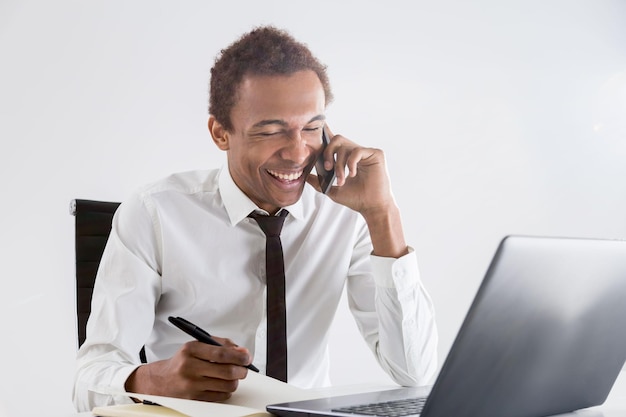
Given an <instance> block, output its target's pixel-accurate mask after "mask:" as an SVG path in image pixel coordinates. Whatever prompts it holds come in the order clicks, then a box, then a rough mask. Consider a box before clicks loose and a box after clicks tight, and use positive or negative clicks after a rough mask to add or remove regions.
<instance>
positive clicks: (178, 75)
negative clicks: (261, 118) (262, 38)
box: [0, 0, 626, 416]
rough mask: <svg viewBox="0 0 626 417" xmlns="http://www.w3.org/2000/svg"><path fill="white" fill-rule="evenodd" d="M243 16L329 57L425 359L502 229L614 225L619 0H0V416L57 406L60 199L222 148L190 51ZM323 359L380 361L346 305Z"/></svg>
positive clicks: (624, 214) (608, 233)
mask: <svg viewBox="0 0 626 417" xmlns="http://www.w3.org/2000/svg"><path fill="white" fill-rule="evenodd" d="M261 23H274V24H276V25H278V26H280V27H284V28H286V29H288V30H290V31H291V32H292V33H293V34H294V35H295V36H296V37H297V38H299V39H301V40H302V41H304V42H306V43H308V44H309V46H310V47H311V48H312V49H313V51H314V52H315V53H316V54H317V55H318V56H319V57H320V58H321V59H322V60H323V61H324V62H326V63H327V64H328V65H329V68H330V76H331V81H332V83H333V86H334V91H335V96H336V101H335V103H334V104H332V105H331V107H330V108H329V110H328V115H329V121H330V123H331V126H332V128H333V129H334V130H335V131H336V132H341V133H342V134H344V135H346V136H348V137H349V138H351V139H353V140H355V141H358V142H361V143H363V144H366V145H372V146H377V147H382V148H384V149H385V150H386V153H387V157H388V162H389V169H390V173H391V176H392V181H393V183H394V190H395V194H396V198H397V200H398V202H399V204H400V205H401V208H402V210H403V215H404V220H405V228H406V233H407V235H408V239H409V241H410V243H411V244H412V245H413V246H414V247H415V249H416V251H417V253H418V255H419V258H420V261H421V270H422V273H423V279H424V282H425V283H426V285H427V286H428V288H429V290H430V292H431V294H432V297H433V299H434V302H435V303H436V307H437V311H438V324H439V329H440V342H441V345H440V354H441V356H442V358H443V357H444V356H445V354H446V352H447V351H448V349H449V347H450V345H451V343H452V340H453V337H454V335H455V333H456V331H457V329H458V326H459V325H460V323H461V320H462V318H463V316H464V314H465V311H466V309H467V307H468V306H469V303H470V301H471V299H472V297H473V295H474V292H475V290H476V288H477V286H478V284H479V282H480V279H481V278H482V275H483V273H484V271H485V269H486V268H487V265H488V262H489V260H490V258H491V255H492V254H493V252H494V250H495V248H496V245H497V243H498V241H499V240H500V239H501V238H502V237H503V236H504V235H506V234H510V233H522V234H542V235H544V234H545V235H566V236H594V237H607V238H624V237H626V182H625V180H624V179H625V178H626V163H624V159H625V157H626V122H625V120H626V2H624V1H620V0H613V1H612V0H594V1H575V0H552V1H551V0H547V1H532V0H530V1H528V0H519V1H508V2H502V1H496V0H494V1H485V0H483V1H475V2H467V1H462V0H459V1H438V2H426V1H420V2H417V1H406V2H400V1H393V0H387V1H384V2H374V1H326V0H323V1H317V2H307V3H304V2H295V1H286V0H285V1H278V0H274V1H268V0H264V1H253V0H248V1H239V2H235V1H233V2H210V1H206V0H202V1H201V0H188V1H185V2H174V1H169V2H167V1H156V0H137V1H69V0H62V1H54V2H51V1H45V0H41V1H36V0H27V1H24V0H2V1H1V2H0V139H1V141H2V142H1V143H2V148H1V151H0V174H1V175H0V178H2V186H1V188H0V193H1V195H2V202H3V204H2V216H0V245H1V246H0V249H1V252H0V253H1V255H0V256H1V258H0V259H1V264H0V265H1V267H2V273H3V278H2V282H3V285H2V288H3V289H2V291H1V292H0V314H1V317H2V330H1V332H2V343H0V363H1V365H0V415H7V416H9V415H10V416H28V415H36V414H39V415H40V414H42V413H43V412H45V411H51V412H46V415H63V414H66V413H69V412H71V411H72V406H71V403H70V390H71V384H72V369H73V358H74V354H75V340H74V337H75V336H74V335H75V327H74V326H75V324H74V318H73V314H74V275H73V274H74V269H73V258H74V255H73V246H72V245H73V235H72V233H73V230H74V228H73V218H72V217H71V216H70V215H69V213H68V204H69V201H70V200H71V199H72V198H94V199H105V200H106V199H108V200H123V199H124V198H126V197H127V196H128V195H129V193H130V192H131V191H132V190H134V189H135V188H136V187H137V186H139V185H142V184H144V183H146V182H148V181H152V180H154V179H157V178H160V177H162V176H164V175H166V174H168V173H170V172H173V171H180V170H188V169H194V168H203V167H212V166H217V165H220V164H221V163H222V162H223V161H224V155H223V154H221V153H220V152H219V151H218V150H217V149H216V148H215V147H214V146H213V144H212V143H211V142H210V138H209V136H208V134H207V131H206V128H205V124H206V118H207V114H206V95H207V80H208V71H209V68H210V66H211V65H212V61H213V58H214V56H215V55H216V53H217V52H218V51H219V49H220V48H222V47H224V46H226V45H227V44H229V43H230V42H231V41H233V40H234V39H235V38H236V37H237V36H239V35H240V34H241V33H243V32H244V31H247V30H248V29H249V28H251V26H252V25H256V24H261ZM333 359H334V365H335V366H336V372H335V379H336V381H337V382H338V383H353V382H362V381H365V380H375V381H383V382H386V381H387V380H386V379H385V377H384V376H382V374H381V373H380V371H378V370H377V368H376V365H375V364H373V362H372V358H371V355H370V354H369V352H367V351H366V349H365V348H364V347H363V345H362V343H361V342H360V341H359V340H358V339H357V336H356V333H355V330H354V327H353V326H352V323H351V321H350V318H349V317H347V316H346V311H345V310H342V311H341V312H340V316H339V317H338V328H337V329H336V331H335V342H334V345H333ZM24 404H26V405H27V407H28V409H29V410H30V411H24V409H22V408H21V407H22V405H24Z"/></svg>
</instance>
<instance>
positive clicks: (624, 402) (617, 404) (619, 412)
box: [56, 368, 626, 417]
mask: <svg viewBox="0 0 626 417" xmlns="http://www.w3.org/2000/svg"><path fill="white" fill-rule="evenodd" d="M625 369H626V368H625ZM375 388H376V387H374V386H373V385H351V386H347V387H337V388H334V389H329V392H331V391H332V392H334V393H336V394H348V393H352V392H360V391H371V390H374V389H375ZM91 415H92V414H91V413H90V412H86V413H73V414H64V415H58V416H56V417H90V416H91ZM559 417H626V370H624V371H622V372H621V373H620V375H619V377H618V378H617V381H616V382H615V385H613V389H612V390H611V393H610V394H609V397H608V398H607V400H606V402H605V403H604V404H602V405H601V406H598V407H592V408H587V409H584V410H580V411H577V412H576V413H568V414H561V415H560V416H559Z"/></svg>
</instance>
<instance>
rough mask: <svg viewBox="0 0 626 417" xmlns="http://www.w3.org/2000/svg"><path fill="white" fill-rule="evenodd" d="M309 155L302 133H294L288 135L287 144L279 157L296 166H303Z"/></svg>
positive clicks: (309, 151) (309, 150)
mask: <svg viewBox="0 0 626 417" xmlns="http://www.w3.org/2000/svg"><path fill="white" fill-rule="evenodd" d="M310 154H311V149H310V148H309V146H308V144H307V141H306V139H305V138H304V137H303V136H302V132H300V131H296V132H293V133H292V134H290V135H289V140H288V143H287V144H286V145H285V147H284V148H283V149H282V152H281V157H282V158H283V159H286V160H288V161H291V162H293V163H294V164H296V165H305V164H306V163H307V161H308V159H309V156H310Z"/></svg>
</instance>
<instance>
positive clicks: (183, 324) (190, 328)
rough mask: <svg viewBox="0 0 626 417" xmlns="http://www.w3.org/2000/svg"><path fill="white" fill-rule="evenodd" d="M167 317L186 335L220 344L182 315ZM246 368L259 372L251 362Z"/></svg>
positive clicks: (212, 343)
mask: <svg viewBox="0 0 626 417" xmlns="http://www.w3.org/2000/svg"><path fill="white" fill-rule="evenodd" d="M167 319H168V320H169V321H170V323H172V324H173V325H174V326H176V327H178V328H179V329H180V330H182V331H183V332H185V333H187V334H188V335H190V336H193V337H195V338H196V339H197V340H198V341H200V342H202V343H206V344H207V345H213V346H222V344H221V343H219V342H217V341H216V340H215V339H213V338H212V337H211V335H210V334H209V333H208V332H207V331H205V330H203V329H201V328H200V327H198V326H196V325H195V324H193V323H191V322H190V321H187V320H185V319H184V318H182V317H172V316H170V317H168V318H167ZM246 368H248V369H249V370H251V371H254V372H259V369H258V368H257V367H256V366H254V365H252V364H250V365H247V366H246Z"/></svg>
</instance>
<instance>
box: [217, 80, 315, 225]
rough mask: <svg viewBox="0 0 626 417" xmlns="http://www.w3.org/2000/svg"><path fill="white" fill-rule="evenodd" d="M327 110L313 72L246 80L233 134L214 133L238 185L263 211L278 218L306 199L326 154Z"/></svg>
mask: <svg viewBox="0 0 626 417" xmlns="http://www.w3.org/2000/svg"><path fill="white" fill-rule="evenodd" d="M324 107H325V97H324V90H323V88H322V84H321V82H320V81H319V78H318V77H317V75H316V74H315V72H313V71H299V72H296V73H294V74H291V75H287V76H282V75H278V76H247V77H245V78H244V79H243V81H242V83H241V85H240V87H239V91H238V99H237V102H236V104H235V106H234V107H233V109H232V111H231V121H232V126H233V129H232V131H224V130H223V129H222V130H221V131H220V129H219V127H218V130H217V131H216V130H214V129H211V131H212V134H213V138H214V140H215V142H216V143H217V145H218V146H219V147H220V149H222V150H226V151H227V154H228V166H229V170H230V174H231V176H232V177H233V180H234V181H235V183H236V184H237V186H238V187H239V188H240V189H241V190H242V191H243V192H244V193H245V194H246V195H247V196H248V197H249V198H250V199H251V200H252V201H253V202H254V203H256V205H257V206H259V207H260V208H262V209H264V210H266V211H268V212H269V213H275V212H276V211H277V210H278V209H279V208H281V207H284V206H288V205H291V204H294V203H295V202H296V201H298V199H299V198H300V196H301V195H302V190H303V189H304V185H305V183H306V181H305V178H306V176H307V175H308V174H309V172H310V170H311V168H312V167H313V165H314V163H315V158H316V156H317V154H318V153H319V151H320V150H321V146H322V139H321V138H322V129H323V127H324ZM214 124H215V122H214ZM216 132H217V133H216ZM220 132H221V133H220ZM220 136H221V140H220Z"/></svg>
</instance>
